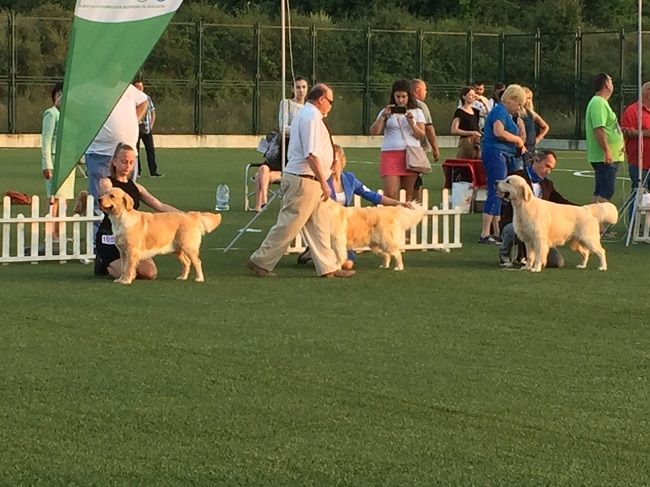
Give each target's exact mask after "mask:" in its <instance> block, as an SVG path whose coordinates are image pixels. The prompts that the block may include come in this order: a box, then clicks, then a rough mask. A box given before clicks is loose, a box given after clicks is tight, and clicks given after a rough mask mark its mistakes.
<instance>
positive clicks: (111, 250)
mask: <svg viewBox="0 0 650 487" xmlns="http://www.w3.org/2000/svg"><path fill="white" fill-rule="evenodd" d="M104 237H113V235H107V234H105V233H102V231H101V230H100V231H98V232H97V235H96V236H95V275H96V276H106V275H108V266H109V265H110V264H111V262H113V261H115V260H117V259H119V258H120V251H119V250H118V249H117V247H116V246H115V244H109V243H106V240H107V239H106V238H104Z"/></svg>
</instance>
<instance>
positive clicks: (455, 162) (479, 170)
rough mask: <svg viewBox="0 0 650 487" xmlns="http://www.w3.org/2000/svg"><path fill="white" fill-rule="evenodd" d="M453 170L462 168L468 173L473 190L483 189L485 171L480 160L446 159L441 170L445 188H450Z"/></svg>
mask: <svg viewBox="0 0 650 487" xmlns="http://www.w3.org/2000/svg"><path fill="white" fill-rule="evenodd" d="M454 168H463V169H465V170H466V171H467V172H468V173H469V175H470V179H469V182H471V183H472V186H473V187H474V189H480V188H485V185H486V179H485V169H484V168H483V161H481V159H447V160H446V161H445V162H443V163H442V170H443V172H444V174H445V188H448V189H449V188H451V183H452V182H453V178H452V174H453V171H454Z"/></svg>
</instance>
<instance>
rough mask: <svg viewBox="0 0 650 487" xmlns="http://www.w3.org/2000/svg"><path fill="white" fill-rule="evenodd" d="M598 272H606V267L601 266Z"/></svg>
mask: <svg viewBox="0 0 650 487" xmlns="http://www.w3.org/2000/svg"><path fill="white" fill-rule="evenodd" d="M598 270H599V271H606V270H607V266H604V267H603V266H601V267H599V268H598Z"/></svg>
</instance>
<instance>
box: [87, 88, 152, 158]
mask: <svg viewBox="0 0 650 487" xmlns="http://www.w3.org/2000/svg"><path fill="white" fill-rule="evenodd" d="M145 101H147V95H145V94H144V92H142V91H140V90H138V89H137V88H136V87H135V86H133V85H129V87H128V88H127V89H126V91H125V92H124V94H123V95H122V97H121V98H120V100H119V101H118V102H117V105H115V107H114V108H113V111H112V112H111V114H110V115H109V116H108V118H107V119H106V121H105V122H104V125H102V128H101V129H100V130H99V133H98V134H97V136H96V137H95V140H93V141H92V143H91V144H90V147H88V149H87V150H86V152H91V153H95V154H101V155H105V156H112V155H113V153H114V152H115V147H117V144H119V143H120V142H122V143H124V144H128V145H130V146H131V147H133V148H134V149H135V146H136V144H137V143H138V134H139V125H140V122H139V121H138V115H137V113H136V111H135V107H136V106H138V105H140V104H141V103H144V102H145Z"/></svg>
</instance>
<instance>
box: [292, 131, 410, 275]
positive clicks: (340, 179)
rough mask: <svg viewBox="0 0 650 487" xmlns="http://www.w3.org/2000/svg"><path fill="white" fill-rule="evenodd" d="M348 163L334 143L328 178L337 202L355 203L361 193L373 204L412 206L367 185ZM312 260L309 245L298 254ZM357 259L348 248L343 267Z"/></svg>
mask: <svg viewBox="0 0 650 487" xmlns="http://www.w3.org/2000/svg"><path fill="white" fill-rule="evenodd" d="M346 164H347V158H346V157H345V152H343V148H342V147H341V146H340V145H338V144H334V164H332V175H331V176H330V178H329V179H328V180H327V184H329V187H330V197H331V198H332V199H333V200H334V201H336V202H337V203H339V204H341V205H343V206H352V205H354V195H355V194H356V195H359V196H360V197H362V198H363V199H364V200H366V201H369V202H370V203H372V204H373V205H384V206H406V207H408V208H410V207H411V205H410V203H400V202H399V201H397V200H396V199H393V198H389V197H387V196H383V195H381V194H379V193H377V192H375V191H372V190H370V189H369V188H368V187H366V186H365V185H364V184H363V183H362V182H361V181H359V179H357V177H356V176H355V175H354V173H351V172H344V171H343V169H345V166H346ZM310 260H311V256H310V253H309V247H307V249H306V250H305V251H304V252H303V253H302V254H300V255H299V256H298V263H299V264H306V263H308V262H309V261H310ZM355 261H356V254H355V253H354V251H353V250H348V258H347V260H346V261H345V262H344V263H343V265H342V266H341V267H342V268H343V269H347V270H349V269H352V268H353V267H354V263H355Z"/></svg>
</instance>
